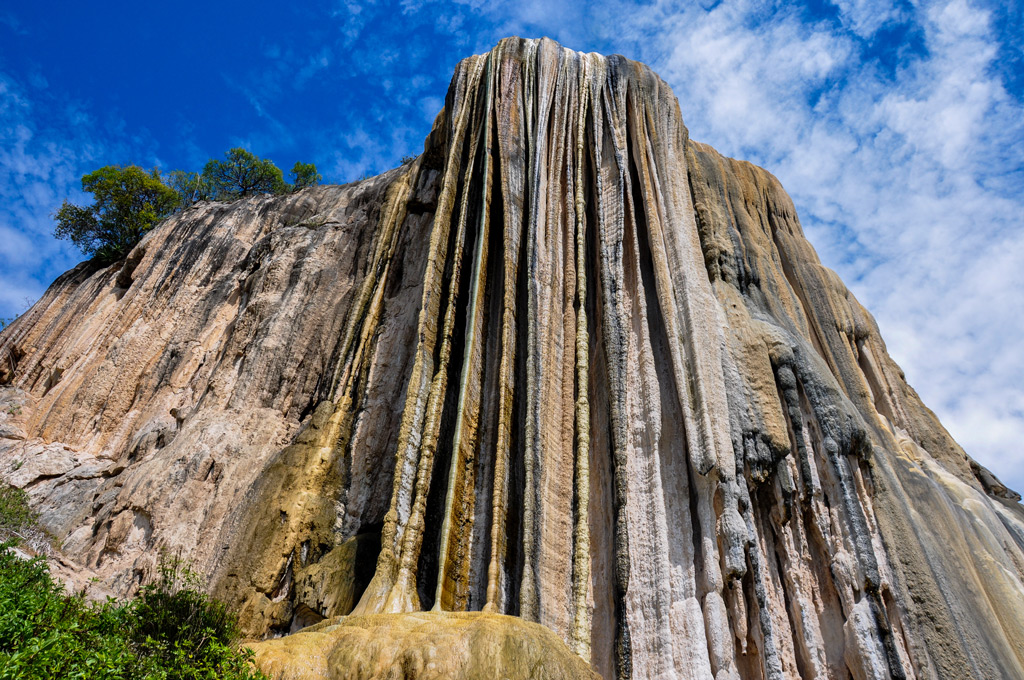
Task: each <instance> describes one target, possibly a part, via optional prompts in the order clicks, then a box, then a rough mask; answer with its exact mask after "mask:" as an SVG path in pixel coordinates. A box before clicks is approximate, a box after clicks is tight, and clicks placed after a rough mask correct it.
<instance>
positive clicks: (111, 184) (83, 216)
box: [54, 165, 179, 263]
mask: <svg viewBox="0 0 1024 680" xmlns="http://www.w3.org/2000/svg"><path fill="white" fill-rule="evenodd" d="M82 190H83V191H85V192H87V193H91V194H92V195H93V196H94V197H95V200H94V203H93V204H92V205H91V206H88V207H85V208H83V207H81V206H77V205H75V204H73V203H69V202H68V201H67V200H65V201H64V203H63V204H62V205H61V207H60V208H59V209H58V210H57V212H56V213H55V215H54V218H55V219H56V220H57V226H56V227H55V228H54V236H56V237H57V238H61V239H68V240H70V241H71V242H72V243H74V244H75V245H76V246H78V248H79V249H81V251H82V252H83V253H85V254H86V255H88V256H91V257H92V258H93V259H95V260H97V261H99V262H102V263H109V262H114V261H116V260H120V259H121V258H123V257H125V256H126V255H127V254H128V251H129V250H131V249H132V248H133V247H134V246H135V244H136V243H138V242H139V240H141V239H142V237H143V235H144V234H145V233H146V232H147V231H149V230H150V229H152V228H153V225H154V224H156V223H157V222H159V221H160V220H161V219H163V218H164V217H166V216H167V215H169V214H170V213H171V212H172V211H173V210H174V208H175V205H176V204H177V203H178V200H179V199H178V194H177V193H176V192H175V191H174V190H173V189H171V188H170V187H168V186H167V185H166V184H164V183H163V182H162V181H161V180H160V171H159V170H157V169H155V168H154V169H153V170H152V171H150V172H146V171H145V170H143V169H142V168H140V167H138V166H137V165H129V166H128V167H125V168H122V167H121V166H118V165H106V166H104V167H102V168H100V169H99V170H95V171H93V172H90V173H89V174H87V175H85V176H84V177H82Z"/></svg>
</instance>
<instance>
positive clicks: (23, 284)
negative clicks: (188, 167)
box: [0, 73, 156, 317]
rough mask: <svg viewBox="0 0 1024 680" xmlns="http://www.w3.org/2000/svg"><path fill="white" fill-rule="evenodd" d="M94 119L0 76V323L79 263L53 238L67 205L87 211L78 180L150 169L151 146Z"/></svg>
mask: <svg viewBox="0 0 1024 680" xmlns="http://www.w3.org/2000/svg"><path fill="white" fill-rule="evenodd" d="M123 127H124V124H123V121H120V120H118V119H116V118H110V117H107V118H106V119H103V120H97V119H96V117H94V116H93V115H92V113H91V112H90V111H89V109H88V108H87V106H86V105H85V104H83V103H81V102H78V101H74V100H66V99H65V100H62V99H59V98H58V97H56V96H54V95H53V94H52V93H50V92H48V91H47V90H46V82H45V80H43V81H40V80H39V79H38V78H37V79H28V82H21V81H19V80H18V79H16V78H15V77H13V76H11V75H10V74H6V73H0V317H7V316H12V315H16V314H20V313H21V312H23V311H25V309H26V306H27V305H26V301H34V300H36V299H37V298H38V297H39V296H40V295H42V293H43V291H44V290H45V289H46V287H47V286H48V285H49V284H50V282H51V281H52V280H53V279H55V278H56V277H57V276H58V275H59V274H61V273H62V272H63V271H65V270H66V269H68V268H70V267H71V266H73V265H74V264H75V263H77V262H79V261H81V259H82V256H81V253H79V252H78V251H77V250H75V249H74V248H73V247H72V246H71V245H70V244H69V243H67V242H64V241H56V240H54V239H53V237H52V235H51V234H52V232H53V218H52V215H53V213H54V211H55V210H56V209H57V208H58V207H59V206H60V203H61V201H63V200H64V199H65V198H67V199H70V200H71V201H73V202H78V203H80V204H84V203H87V202H88V200H87V199H88V198H89V197H87V196H84V195H83V194H82V192H81V188H80V187H81V184H80V180H81V176H82V175H83V174H84V173H85V172H88V171H90V170H93V169H95V168H96V167H98V166H100V165H105V164H109V163H124V162H125V161H124V159H125V158H134V159H137V160H138V161H139V162H140V163H144V162H146V161H149V163H150V164H153V165H155V164H156V161H155V155H154V154H153V152H152V149H153V148H154V144H153V143H152V142H151V141H150V140H149V139H148V138H147V137H146V136H145V135H144V134H141V135H129V134H125V133H124V131H123Z"/></svg>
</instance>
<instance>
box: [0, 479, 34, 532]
mask: <svg viewBox="0 0 1024 680" xmlns="http://www.w3.org/2000/svg"><path fill="white" fill-rule="evenodd" d="M35 526H36V515H35V513H34V512H32V510H31V509H30V508H29V507H28V494H27V493H25V490H24V489H18V488H15V487H13V486H7V485H6V484H3V483H2V482H0V541H3V540H6V539H8V538H11V537H12V536H18V535H22V534H24V533H25V532H26V531H27V530H28V529H32V528H34V527H35Z"/></svg>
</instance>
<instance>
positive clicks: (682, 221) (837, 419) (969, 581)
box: [0, 39, 1024, 680]
mask: <svg viewBox="0 0 1024 680" xmlns="http://www.w3.org/2000/svg"><path fill="white" fill-rule="evenodd" d="M0 383H3V384H5V385H7V387H3V388H0V392H2V393H0V404H3V403H11V404H13V403H15V401H16V402H17V403H18V404H19V405H20V406H19V407H18V408H17V409H14V410H15V411H18V413H17V414H14V413H11V414H9V415H8V416H4V415H3V414H2V413H0V426H3V427H4V428H6V429H3V430H0V432H7V433H8V434H6V435H3V438H0V476H2V477H3V478H4V479H5V480H9V481H12V482H14V483H17V484H18V485H20V486H23V487H24V488H26V489H27V490H28V492H29V494H30V497H31V498H32V500H33V503H34V505H35V506H36V507H37V508H38V509H39V510H40V512H41V513H42V517H43V519H44V521H45V522H46V523H47V526H48V527H49V528H50V529H51V530H52V531H53V532H54V533H56V534H57V535H58V536H59V537H60V538H61V539H62V540H63V545H64V549H65V551H66V552H67V554H68V555H69V556H70V557H72V558H74V559H75V560H77V561H79V562H80V563H81V564H82V565H83V566H84V567H87V568H90V569H93V570H95V571H96V573H98V574H100V575H101V576H102V577H103V578H105V579H107V580H108V582H109V583H110V584H111V586H112V587H113V588H115V589H116V590H117V592H119V593H125V594H127V593H129V592H131V591H132V590H133V589H134V588H135V587H137V585H138V584H139V583H140V582H141V581H142V580H144V579H145V578H147V576H148V574H150V573H151V570H152V565H153V563H154V561H155V559H156V558H155V555H156V552H157V550H159V549H167V550H171V551H176V552H180V553H181V554H182V555H183V556H184V557H186V558H188V559H191V560H192V561H193V563H194V566H195V568H197V569H198V570H199V571H201V572H202V573H203V574H206V575H208V576H209V577H210V583H211V589H212V590H213V592H214V593H216V594H217V595H218V596H220V597H222V598H224V599H226V600H227V601H228V602H229V603H230V604H231V605H232V606H233V607H235V608H236V609H237V610H238V611H239V613H240V618H241V622H242V625H243V627H244V629H245V631H246V632H247V634H249V635H250V636H252V637H254V638H262V637H269V636H277V635H283V634H287V633H290V632H294V631H296V630H299V629H302V628H303V627H305V626H308V625H309V624H312V623H314V622H316V621H320V620H321V619H322V618H326V619H330V620H332V621H333V623H331V624H330V625H331V626H337V627H336V628H333V629H332V632H331V637H330V639H329V640H328V639H327V638H325V637H323V636H326V635H327V633H326V632H323V631H326V628H325V627H321V628H317V629H316V630H317V632H310V633H298V634H296V635H293V636H290V637H287V638H284V639H283V640H280V641H272V642H267V643H265V645H266V646H265V647H261V649H268V650H269V649H273V650H275V651H274V652H273V654H271V653H270V652H266V656H263V654H264V652H261V658H265V659H267V661H266V662H267V663H268V664H270V663H275V664H279V666H280V668H281V670H282V672H286V673H307V672H313V671H310V670H309V669H308V668H306V670H298V668H299V667H298V666H296V665H295V664H299V663H305V662H303V661H300V659H301V658H303V654H304V652H303V651H302V650H308V649H320V646H321V645H322V646H324V649H326V648H327V647H330V649H331V650H332V651H331V652H330V653H331V654H334V655H336V658H338V659H347V660H348V661H352V662H353V663H354V662H355V661H354V659H355V657H351V658H350V657H349V656H345V655H352V654H356V655H358V654H359V653H361V652H360V651H359V650H360V649H362V647H360V646H359V645H357V644H356V643H355V642H354V641H355V640H364V639H370V638H367V637H366V636H367V635H368V633H367V631H368V630H371V628H372V631H373V636H372V642H373V645H374V647H373V650H376V651H373V652H372V655H371V656H369V657H365V663H366V664H369V665H368V666H366V668H368V669H370V670H367V671H366V672H377V671H380V670H381V669H382V668H388V667H389V664H392V663H393V660H394V659H395V658H402V659H409V663H411V664H413V666H415V668H414V669H413V670H414V671H415V672H414V673H413V675H414V676H415V673H420V674H421V675H420V676H417V677H425V676H423V675H422V674H423V673H431V672H433V671H430V670H427V666H428V665H429V658H433V657H429V655H428V654H427V650H429V649H436V650H439V651H438V652H437V654H438V657H437V658H442V659H443V662H444V663H446V664H456V663H457V660H458V658H461V657H460V654H465V653H469V652H466V651H465V650H468V649H470V647H471V646H472V644H471V642H466V641H465V639H463V638H459V639H462V640H463V641H462V642H456V641H454V640H455V638H458V637H459V636H460V635H464V634H465V626H464V625H463V623H465V622H469V621H473V622H477V623H479V622H488V621H493V620H494V619H495V618H500V617H499V615H505V616H517V617H520V618H521V619H525V620H526V621H530V622H536V623H539V624H541V625H542V626H544V627H545V628H546V629H548V630H550V631H551V632H552V635H551V636H548V637H552V636H553V637H555V638H557V639H560V640H561V643H560V645H561V646H559V645H548V644H547V643H546V642H545V643H544V645H542V646H543V648H544V649H546V650H547V651H545V652H544V654H547V655H548V656H552V657H558V658H561V655H563V654H568V653H569V650H571V651H572V652H575V653H576V654H577V655H578V656H580V657H582V658H583V659H585V660H587V661H588V662H590V664H591V666H592V668H593V669H594V670H596V672H598V673H599V674H601V675H602V676H603V677H606V678H609V679H611V678H714V679H715V680H727V679H729V680H732V679H738V678H741V679H743V680H747V679H754V678H756V679H758V680H761V679H768V680H780V679H782V678H797V677H801V678H812V677H814V678H839V679H842V680H847V679H848V678H850V677H854V678H858V679H859V678H876V677H894V678H952V677H957V678H959V677H974V678H992V677H1019V676H1024V634H1022V631H1024V511H1022V509H1021V506H1020V505H1019V504H1018V503H1016V499H1017V498H1018V497H1017V496H1016V495H1015V494H1014V493H1013V492H1012V491H1010V490H1008V489H1006V488H1005V487H1004V486H1003V485H1002V484H1000V483H999V481H998V480H997V479H995V477H994V476H992V475H991V473H989V472H988V471H986V470H984V469H983V468H981V467H980V466H978V465H977V464H976V463H974V461H972V460H971V459H970V458H969V457H968V456H967V455H966V454H965V453H964V451H963V450H962V449H961V448H960V447H959V446H958V445H957V444H956V443H955V442H954V441H953V440H952V439H951V438H950V437H949V435H948V433H947V432H946V431H945V430H944V429H943V428H942V426H941V424H940V423H939V422H938V421H937V420H936V418H935V416H934V415H933V414H932V413H931V412H930V411H929V410H928V409H927V408H926V407H925V406H924V405H923V404H922V403H921V401H920V399H919V398H918V397H917V395H916V394H915V393H914V391H913V390H912V389H911V388H910V387H909V386H908V385H907V384H906V382H905V380H904V377H903V374H902V372H901V371H900V369H899V367H898V366H896V364H895V363H894V362H893V361H892V359H891V358H890V357H889V356H888V354H887V353H886V349H885V345H884V343H883V342H882V340H881V338H880V336H879V333H878V329H877V326H876V324H875V322H874V320H873V319H872V318H871V316H870V314H869V313H868V312H867V311H866V310H865V309H864V308H863V307H862V306H861V305H860V304H859V303H858V302H857V301H856V299H855V298H854V297H853V295H852V294H851V293H850V292H849V291H848V290H847V289H846V287H845V286H844V285H843V283H842V281H840V280H839V278H838V276H837V275H836V274H835V273H834V272H832V271H830V270H828V269H827V268H825V267H823V266H822V265H821V263H820V261H819V260H818V258H817V255H816V254H815V253H814V250H813V248H812V247H811V245H810V244H809V243H808V242H807V241H806V239H805V238H804V237H803V233H802V230H801V227H800V223H799V220H798V218H797V215H796V212H795V209H794V207H793V203H792V201H791V200H790V199H789V197H788V196H787V195H786V193H785V192H784V191H783V189H782V187H781V186H780V185H779V183H778V181H777V180H776V179H775V178H774V177H772V176H771V175H770V174H769V173H768V172H766V171H764V170H762V169H760V168H757V167H755V166H753V165H751V164H749V163H745V162H743V161H737V160H733V159H729V158H724V157H722V156H721V155H719V154H718V153H717V152H715V151H714V150H713V149H711V148H710V147H707V146H704V145H702V144H699V143H696V142H693V141H691V140H690V139H689V138H688V133H687V130H686V128H685V126H684V125H683V122H682V117H681V115H680V112H679V108H678V103H677V101H676V99H675V97H674V95H673V94H672V92H671V90H670V89H669V88H668V86H667V85H666V84H665V83H664V82H663V81H661V80H660V79H659V78H658V77H657V76H656V75H655V74H654V73H652V72H651V71H650V70H649V69H648V68H646V67H645V66H643V65H641V64H637V63H635V62H631V61H628V60H626V59H624V58H621V57H607V58H606V57H601V56H598V55H594V54H579V53H576V52H572V51H570V50H566V49H564V48H561V47H560V46H558V45H556V44H555V43H553V42H551V41H548V40H541V41H529V40H519V39H508V40H505V41H502V42H501V43H500V44H499V45H498V46H497V47H496V48H495V49H494V50H492V51H491V52H489V53H488V54H485V55H478V56H475V57H471V58H469V59H466V60H464V61H463V62H462V63H461V64H460V65H459V67H458V68H457V70H456V73H455V76H454V78H453V80H452V85H451V88H450V90H449V93H448V98H447V100H446V105H445V109H444V110H443V111H442V112H441V114H440V115H439V116H438V118H437V121H436V122H435V125H434V129H433V130H432V132H431V134H430V136H429V137H428V139H427V140H426V143H425V145H424V153H423V154H422V155H421V156H420V157H419V158H418V159H416V160H415V161H414V162H412V163H409V164H406V165H404V166H402V167H401V168H399V169H396V170H394V171H391V172H389V173H385V174H384V175H381V176H380V177H377V178H374V179H371V180H367V181H365V182H361V183H358V184H354V185H346V186H343V187H317V188H314V189H309V190H305V191H303V192H300V193H298V194H295V195H291V196H286V197H276V198H275V197H257V198H253V199H249V200H246V201H240V202H237V203H234V204H231V205H223V204H201V205H199V206H196V207H194V208H192V209H190V210H188V211H186V212H184V213H182V214H180V215H177V216H175V217H173V218H171V219H169V220H167V221H166V222H164V223H163V224H161V225H160V226H159V227H157V228H156V229H154V230H153V232H151V233H150V234H149V235H148V236H147V237H146V239H144V241H143V242H142V243H141V244H140V245H139V246H138V247H137V248H136V249H135V250H134V251H133V252H132V254H131V256H130V257H129V258H128V260H127V263H125V264H123V265H120V266H114V267H111V268H108V269H105V270H100V271H92V270H90V269H89V267H88V266H87V265H81V266H79V267H78V268H76V269H74V270H72V271H70V272H68V273H67V274H65V275H64V276H62V277H61V278H60V279H58V280H57V281H56V282H55V283H54V285H53V286H51V288H50V290H49V291H48V292H47V294H46V295H45V296H44V298H43V299H42V300H40V302H39V303H37V304H36V305H35V306H34V307H33V308H32V310H30V311H29V312H28V313H27V314H26V315H25V316H24V317H22V318H21V319H19V320H18V321H16V322H15V323H14V324H12V325H11V326H10V327H9V328H8V329H6V330H5V331H4V332H3V333H2V334H0ZM16 466H17V469H15V467H16ZM378 539H379V549H378V544H377V541H378ZM378 550H379V554H378ZM424 609H432V610H434V611H433V612H432V613H431V614H430V615H426V614H420V613H419V612H421V610H424ZM479 610H484V611H486V612H487V613H488V616H487V617H483V616H482V615H479V614H477V615H474V616H469V617H468V618H466V617H464V616H462V615H458V616H456V615H447V614H445V613H444V612H448V611H451V612H476V611H479ZM348 614H352V616H351V617H350V618H347V619H337V618H335V617H339V616H344V615H348ZM491 615H493V617H492V616H491ZM380 617H385V618H380ZM387 617H390V618H387ZM439 620H443V621H445V622H446V623H445V624H444V625H440V624H438V625H435V626H433V628H432V629H430V630H428V632H429V635H427V636H426V637H423V636H422V635H421V633H422V630H421V629H422V628H430V627H429V626H427V623H426V622H428V621H435V622H436V621H439ZM501 620H505V619H501ZM378 621H390V622H391V623H389V624H387V625H384V624H381V625H378V624H377V623H375V622H378ZM456 622H458V623H456ZM371 624H372V625H371ZM318 625H321V626H322V625H323V624H318ZM467 625H468V624H467ZM474 625H476V624H474ZM488 625H489V624H488ZM522 625H523V626H525V625H526V624H522ZM368 626H369V627H368ZM517 626H519V624H518V623H517V624H514V625H512V626H511V627H509V626H507V625H504V624H502V625H501V626H498V627H497V628H494V629H493V630H492V629H488V630H491V632H495V631H501V634H502V635H506V634H507V635H508V636H510V637H511V638H513V639H516V638H517V636H520V634H522V636H524V637H523V640H524V641H523V642H522V644H523V645H525V647H524V648H523V649H524V650H526V651H524V652H523V654H525V656H522V657H521V663H522V664H523V666H522V667H519V666H516V667H515V668H511V667H510V668H509V669H508V671H509V672H510V673H512V672H513V671H515V672H527V673H528V672H529V669H528V668H527V667H528V666H529V663H530V662H529V658H532V657H530V656H529V654H533V653H534V651H529V650H530V649H534V648H533V647H531V645H532V644H533V643H532V642H528V641H525V640H532V639H534V638H532V637H531V635H532V634H527V633H526V632H524V631H525V630H526V628H529V629H530V630H533V629H532V628H530V627H529V626H527V627H526V628H523V629H520V628H518V627H517ZM485 627H486V626H485ZM338 631H341V632H338ZM416 631H420V632H416ZM516 631H519V632H516ZM490 634H491V633H488V635H490ZM315 636H320V637H315ZM360 636H362V637H360ZM431 636H432V637H431ZM446 636H447V637H446ZM452 636H454V637H452ZM435 638H436V639H435ZM442 639H443V640H446V641H448V642H444V643H443V644H442V643H441V642H439V641H440V640H442ZM488 639H490V638H488ZM563 643H564V644H563ZM487 644H491V642H488V643H487ZM494 644H498V643H497V642H495V643H494ZM502 644H503V643H502ZM517 644H518V643H517ZM445 645H448V646H447V647H446V646H445ZM460 645H461V646H460ZM466 645H470V646H466ZM527 648H529V649H527ZM556 648H557V651H555V650H556ZM537 649H540V648H537ZM445 650H447V651H445ZM460 650H462V651H460ZM535 651H536V650H535ZM536 653H537V654H540V653H541V652H540V651H537V652H536ZM325 654H326V652H325ZM271 657H273V659H276V660H274V661H271ZM371 657H372V658H371ZM286 658H290V659H293V661H289V662H287V663H286V662H285V661H284V659H286ZM360 658H362V657H360ZM316 659H319V661H317V663H320V662H321V661H322V662H323V663H324V664H327V659H328V656H323V655H321V656H317V657H316ZM463 660H464V661H465V659H463ZM505 661H509V663H511V657H507V658H505ZM332 663H333V662H332ZM360 663H363V662H362V661H360ZM513 665H514V664H513ZM337 667H338V666H337V664H335V665H334V666H331V668H334V669H335V670H331V669H329V668H328V666H326V665H325V666H323V668H322V669H321V670H322V672H323V673H325V674H328V673H332V672H338V671H337V670H336V669H337ZM524 668H525V669H526V670H524ZM417 669H418V670H417ZM491 670H494V669H491ZM317 672H320V671H317ZM296 677H298V676H296ZM323 677H326V676H323Z"/></svg>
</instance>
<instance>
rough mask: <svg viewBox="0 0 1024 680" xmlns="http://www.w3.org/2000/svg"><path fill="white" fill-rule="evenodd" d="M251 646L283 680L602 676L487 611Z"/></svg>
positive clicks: (345, 628) (328, 626)
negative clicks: (486, 612)
mask: <svg viewBox="0 0 1024 680" xmlns="http://www.w3.org/2000/svg"><path fill="white" fill-rule="evenodd" d="M249 646H250V647H251V648H252V649H253V651H254V652H255V653H256V662H257V664H258V665H259V666H260V667H261V668H262V669H263V670H264V672H266V673H268V674H269V675H270V676H271V677H273V678H275V679H276V680H320V679H325V680H326V679H329V680H378V679H379V680H389V679H394V680H399V679H401V678H423V679H424V680H428V679H431V680H433V679H437V680H440V679H442V678H443V679H445V680H448V679H451V680H460V679H465V680H470V679H471V678H505V679H507V680H520V679H521V680H577V679H579V680H583V679H590V678H596V677H597V676H596V674H594V672H593V671H591V670H590V669H589V668H588V667H587V664H586V663H584V662H583V660H582V659H580V658H579V657H578V656H576V655H575V654H573V653H572V652H570V651H569V648H568V647H566V646H565V644H564V643H563V642H562V641H561V640H560V639H559V638H558V636H557V635H555V634H554V633H553V632H552V631H551V630H549V629H548V628H545V627H544V626H539V625H537V624H535V623H529V622H527V621H524V620H523V619H521V618H518V617H514V616H502V615H500V614H484V613H482V612H464V613H455V612H419V613H415V614H374V615H370V616H349V617H343V618H340V619H332V620H330V621H325V622H323V623H321V624H318V625H316V626H312V627H311V628H308V629H306V630H304V631H302V632H301V633H297V634H295V635H289V636H288V637H286V638H279V639H276V640H267V641H266V642H259V643H255V644H251V645H249Z"/></svg>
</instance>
